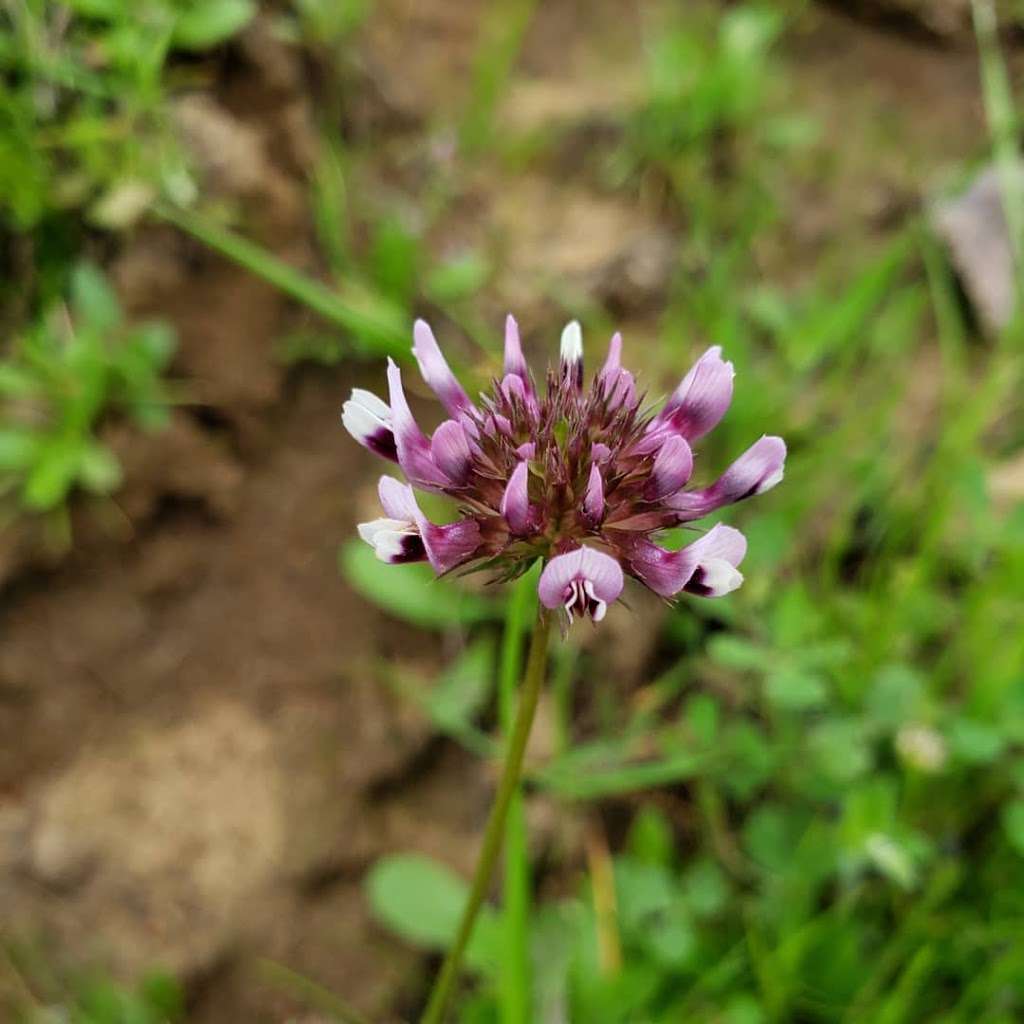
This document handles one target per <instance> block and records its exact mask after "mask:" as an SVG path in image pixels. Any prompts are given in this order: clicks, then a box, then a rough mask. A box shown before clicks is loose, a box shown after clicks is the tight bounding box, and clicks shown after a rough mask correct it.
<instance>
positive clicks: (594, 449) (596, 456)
mask: <svg viewBox="0 0 1024 1024" xmlns="http://www.w3.org/2000/svg"><path fill="white" fill-rule="evenodd" d="M611 455H612V450H611V448H609V447H608V445H606V444H602V443H601V442H600V441H597V442H596V443H595V444H592V445H591V446H590V457H591V458H592V459H593V460H594V461H595V462H607V461H608V460H609V459H610V458H611Z"/></svg>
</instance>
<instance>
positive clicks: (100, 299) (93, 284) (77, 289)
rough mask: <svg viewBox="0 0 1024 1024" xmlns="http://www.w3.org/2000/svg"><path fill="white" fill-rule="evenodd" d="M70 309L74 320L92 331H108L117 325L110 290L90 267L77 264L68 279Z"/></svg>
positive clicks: (115, 303)
mask: <svg viewBox="0 0 1024 1024" xmlns="http://www.w3.org/2000/svg"><path fill="white" fill-rule="evenodd" d="M71 306H72V310H73V312H74V315H75V316H76V317H80V318H81V320H82V321H83V322H84V323H85V324H88V326H89V327H90V328H91V329H92V330H95V331H98V332H103V331H112V330H114V329H115V328H116V327H117V326H118V325H119V324H120V323H121V306H120V303H118V301H117V296H116V295H115V294H114V290H113V288H111V287H110V285H109V283H108V282H107V279H106V278H105V277H104V276H103V274H102V273H101V272H100V270H99V269H98V268H97V267H95V266H93V264H91V263H80V264H79V265H78V266H77V267H75V270H74V273H73V274H72V276H71Z"/></svg>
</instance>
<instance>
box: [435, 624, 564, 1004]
mask: <svg viewBox="0 0 1024 1024" xmlns="http://www.w3.org/2000/svg"><path fill="white" fill-rule="evenodd" d="M550 632H551V617H550V615H548V614H547V613H546V612H545V611H544V609H543V608H540V609H538V612H537V620H536V622H535V623H534V627H533V635H532V637H531V639H530V653H529V655H528V657H527V662H526V672H525V674H524V676H523V685H522V687H521V688H520V691H519V707H518V710H517V711H516V717H515V722H514V724H513V726H512V733H511V735H510V736H509V739H508V748H507V749H506V751H505V764H504V767H503V769H502V773H501V779H500V780H499V782H498V791H497V793H496V794H495V797H494V804H493V805H492V806H491V813H490V815H489V817H488V819H487V826H486V828H485V830H484V838H483V845H482V848H481V850H480V859H479V860H478V861H477V865H476V870H475V871H474V873H473V881H472V884H471V886H470V890H469V897H468V899H467V900H466V906H465V908H464V909H463V911H462V918H461V920H460V921H459V927H458V931H457V932H456V935H455V940H454V941H453V943H452V945H451V948H450V949H449V950H448V954H447V955H446V956H445V959H444V963H443V964H442V965H441V970H440V972H439V973H438V975H437V978H436V979H435V981H434V986H433V988H432V990H431V993H430V998H429V999H428V1001H427V1008H426V1010H424V1012H423V1016H422V1017H421V1018H420V1024H441V1022H442V1021H443V1020H444V1015H445V1011H446V1010H447V1008H448V1003H449V1001H450V999H451V995H452V990H453V988H454V986H455V982H456V980H457V978H458V973H459V966H460V964H461V963H462V957H463V954H464V953H465V951H466V946H467V945H468V943H469V940H470V938H471V937H472V934H473V926H474V925H475V924H476V919H477V916H478V915H479V913H480V908H481V907H482V906H483V902H484V897H485V896H486V895H487V889H488V886H489V885H490V882H491V876H492V875H493V873H494V866H495V864H496V862H497V860H498V854H499V853H500V852H501V848H502V843H503V841H504V838H505V823H506V820H507V818H508V810H509V807H510V806H511V804H512V799H513V797H514V796H515V794H516V792H517V791H518V789H519V780H520V777H521V776H522V771H523V758H524V756H525V754H526V744H527V741H528V740H529V738H530V730H531V729H532V727H533V718H534V715H535V714H536V711H537V702H538V699H539V697H540V691H541V687H542V685H543V682H544V668H545V664H546V662H547V650H548V637H549V635H550Z"/></svg>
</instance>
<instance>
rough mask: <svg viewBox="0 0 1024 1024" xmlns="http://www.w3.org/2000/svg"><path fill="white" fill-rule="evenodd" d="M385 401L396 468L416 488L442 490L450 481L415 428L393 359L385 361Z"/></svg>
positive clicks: (420, 433) (418, 430)
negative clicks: (396, 462) (386, 388)
mask: <svg viewBox="0 0 1024 1024" xmlns="http://www.w3.org/2000/svg"><path fill="white" fill-rule="evenodd" d="M388 398H389V399H390V404H391V418H392V425H393V427H394V431H395V447H396V448H397V450H398V464H399V465H400V466H401V467H402V470H403V472H404V473H405V475H406V476H407V477H408V478H409V479H410V480H411V481H412V482H413V483H415V484H417V485H418V486H421V487H426V488H432V489H434V490H437V489H440V488H444V487H445V486H447V485H448V483H449V480H448V478H447V477H446V476H445V474H444V473H443V472H442V471H441V469H440V468H439V467H438V466H437V464H436V463H435V462H434V458H433V455H432V454H431V451H430V441H429V440H428V439H427V436H426V435H425V434H424V433H423V431H422V430H420V428H419V427H418V426H417V425H416V420H415V419H414V418H413V415H412V410H411V409H410V408H409V403H408V401H406V398H405V391H404V390H403V389H402V371H401V370H399V368H398V366H397V365H396V364H395V362H394V360H393V359H390V358H389V359H388Z"/></svg>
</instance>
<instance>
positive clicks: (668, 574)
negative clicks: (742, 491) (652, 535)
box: [629, 524, 747, 597]
mask: <svg viewBox="0 0 1024 1024" xmlns="http://www.w3.org/2000/svg"><path fill="white" fill-rule="evenodd" d="M746 550H747V541H746V538H745V537H744V536H743V534H742V533H740V532H739V530H734V529H733V528H732V527H731V526H723V525H722V524H719V525H717V526H715V527H713V528H712V529H711V530H709V531H708V532H707V533H706V534H705V535H704V536H703V537H700V538H699V539H698V540H695V541H694V542H693V543H692V544H690V545H688V546H687V547H685V548H682V549H681V550H680V551H666V550H665V549H664V548H662V547H659V546H658V545H657V544H652V543H651V542H650V541H648V540H645V539H643V538H636V539H635V540H634V541H633V543H632V545H631V547H630V551H629V564H630V568H631V570H632V571H633V573H634V574H635V575H636V576H637V577H638V578H639V579H640V580H641V581H642V582H643V583H645V584H646V585H647V586H648V587H650V588H651V590H653V591H654V592H655V593H656V594H659V595H660V596H662V597H675V595H676V594H678V593H679V592H680V591H682V590H688V589H692V590H693V592H694V593H700V594H702V595H703V596H706V597H719V596H721V595H722V594H727V593H729V591H730V590H735V589H736V587H738V586H739V585H740V583H742V582H743V577H742V576H741V575H740V574H739V573H738V572H737V571H736V566H737V565H739V563H740V562H741V561H742V560H743V556H744V555H745V554H746Z"/></svg>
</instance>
